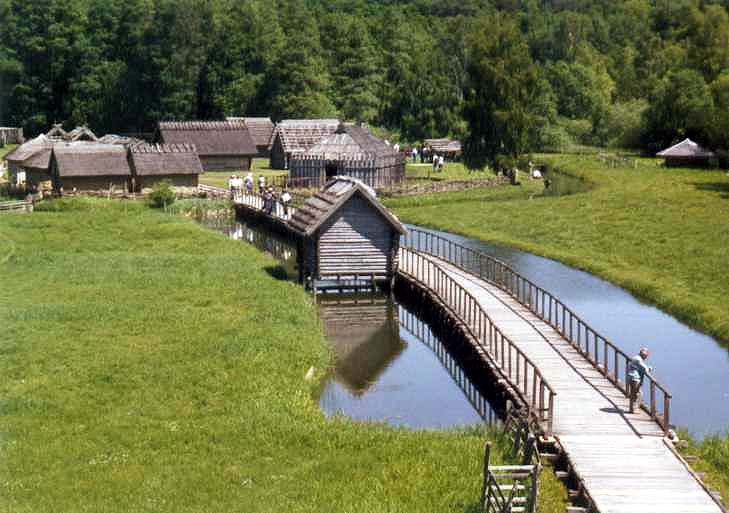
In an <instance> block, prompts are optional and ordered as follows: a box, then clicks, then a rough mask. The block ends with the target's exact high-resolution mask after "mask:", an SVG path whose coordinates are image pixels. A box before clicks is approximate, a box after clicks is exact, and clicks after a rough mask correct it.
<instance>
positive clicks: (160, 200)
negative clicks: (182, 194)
mask: <svg viewBox="0 0 729 513" xmlns="http://www.w3.org/2000/svg"><path fill="white" fill-rule="evenodd" d="M174 202H175V191H174V190H173V189H172V184H171V183H170V182H169V180H162V181H161V182H158V183H156V184H155V185H154V187H152V192H150V193H149V196H148V197H147V203H148V204H149V206H150V207H152V208H167V207H169V206H170V205H172V204H173V203H174Z"/></svg>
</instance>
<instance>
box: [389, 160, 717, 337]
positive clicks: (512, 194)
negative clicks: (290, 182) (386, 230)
mask: <svg viewBox="0 0 729 513" xmlns="http://www.w3.org/2000/svg"><path fill="white" fill-rule="evenodd" d="M540 158H541V159H543V160H546V161H548V162H550V163H551V164H552V165H553V166H555V167H557V168H559V169H560V170H562V171H564V172H566V173H569V174H572V175H574V176H577V177H580V178H584V179H586V180H589V181H591V182H593V183H594V185H595V187H594V189H593V190H591V191H589V192H586V193H582V194H575V195H571V196H561V197H543V196H541V194H540V191H541V189H542V184H541V182H536V181H532V180H529V179H526V180H524V185H523V186H521V187H505V188H495V189H480V190H469V191H466V192H459V193H446V194H438V195H429V196H421V197H414V198H395V199H389V200H387V202H386V203H387V205H388V206H390V207H392V208H393V209H394V210H395V211H396V213H397V214H398V215H399V216H400V217H401V218H402V219H403V220H404V221H407V222H410V223H415V224H420V225H423V226H429V227H432V228H436V229H441V230H448V231H451V232H454V233H459V234H462V235H465V236H468V237H473V238H476V239H482V240H487V241H493V242H497V243H502V244H506V245H510V246H514V247H517V248H521V249H525V250H527V251H531V252H533V253H536V254H539V255H544V256H548V257H551V258H555V259H557V260H561V261H563V262H565V263H567V264H570V265H573V266H575V267H579V268H582V269H585V270H588V271H590V272H592V273H595V274H597V275H600V276H603V277H604V278H607V279H608V280H610V281H612V282H613V283H616V284H618V285H621V286H623V287H625V288H626V289H628V290H630V291H631V292H633V293H634V294H635V295H636V296H638V297H640V298H642V299H644V300H647V301H649V302H651V303H654V304H656V305H658V306H659V307H660V308H661V309H663V310H666V311H668V312H670V313H672V314H674V315H676V316H677V317H679V318H680V319H682V320H684V321H685V322H687V323H688V324H690V325H691V326H694V327H696V328H699V329H701V330H703V331H705V332H707V333H709V334H711V335H713V336H715V337H717V338H719V339H720V340H722V341H724V342H728V341H729V273H727V272H726V265H727V258H729V257H728V255H729V175H727V173H725V172H723V171H717V170H698V169H671V168H664V167H660V166H659V165H658V163H659V162H658V161H657V160H655V159H640V160H638V165H637V166H636V167H633V166H632V165H625V166H624V167H610V166H609V165H607V164H605V163H603V162H601V161H600V160H598V158H597V157H596V156H594V155H593V156H589V155H588V156H570V155H544V156H541V157H540Z"/></svg>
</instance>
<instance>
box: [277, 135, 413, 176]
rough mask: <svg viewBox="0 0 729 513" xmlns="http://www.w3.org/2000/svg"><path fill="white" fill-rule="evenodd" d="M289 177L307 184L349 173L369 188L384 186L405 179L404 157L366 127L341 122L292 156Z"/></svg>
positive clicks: (348, 174)
mask: <svg viewBox="0 0 729 513" xmlns="http://www.w3.org/2000/svg"><path fill="white" fill-rule="evenodd" d="M289 176H290V178H291V179H292V180H291V181H292V182H293V183H297V181H301V182H302V183H305V184H306V185H308V186H312V185H313V186H321V185H322V184H324V183H325V182H326V181H327V180H329V179H331V178H332V177H333V176H351V177H352V178H357V179H358V180H361V181H362V182H364V183H365V184H367V185H369V186H370V187H374V188H377V187H385V186H389V185H392V184H394V183H399V182H401V181H402V180H404V179H405V157H404V156H403V155H401V154H399V153H397V152H395V150H394V148H393V147H392V146H390V145H389V144H387V143H385V141H383V140H382V139H379V138H377V137H375V136H374V135H373V134H372V133H370V131H369V130H367V128H366V127H365V126H363V125H355V124H344V123H342V124H340V125H339V127H338V129H337V131H336V132H335V133H333V134H331V135H328V136H326V137H324V138H323V139H321V140H320V141H319V142H318V143H316V144H315V145H314V146H312V147H311V148H310V149H309V150H308V151H307V152H306V153H303V154H295V155H292V156H291V159H290V161H289Z"/></svg>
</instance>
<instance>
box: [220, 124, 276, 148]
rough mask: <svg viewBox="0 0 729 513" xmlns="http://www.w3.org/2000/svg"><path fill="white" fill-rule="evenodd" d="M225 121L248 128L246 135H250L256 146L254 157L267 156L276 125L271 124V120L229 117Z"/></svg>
mask: <svg viewBox="0 0 729 513" xmlns="http://www.w3.org/2000/svg"><path fill="white" fill-rule="evenodd" d="M226 120H227V121H237V122H242V123H244V124H245V125H246V127H248V133H249V134H251V138H252V139H253V143H254V144H255V145H256V150H257V151H258V153H257V154H256V156H257V157H268V156H269V153H270V152H269V148H268V145H269V144H270V143H271V136H272V135H273V131H274V130H275V129H276V125H274V124H273V121H271V118H249V117H230V118H226Z"/></svg>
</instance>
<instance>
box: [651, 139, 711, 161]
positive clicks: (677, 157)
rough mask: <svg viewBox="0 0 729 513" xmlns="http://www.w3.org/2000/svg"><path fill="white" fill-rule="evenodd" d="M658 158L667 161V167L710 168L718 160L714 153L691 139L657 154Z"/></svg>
mask: <svg viewBox="0 0 729 513" xmlns="http://www.w3.org/2000/svg"><path fill="white" fill-rule="evenodd" d="M657 156H659V157H663V158H665V159H666V166H668V167H678V166H695V167H704V166H708V165H709V164H710V163H711V161H712V159H715V158H716V154H715V153H714V152H713V151H710V150H707V149H706V148H704V147H702V146H700V145H699V144H697V143H695V142H693V141H692V140H691V139H684V140H683V141H681V142H680V143H678V144H674V145H673V146H671V147H670V148H668V149H665V150H663V151H661V152H658V153H657Z"/></svg>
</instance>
